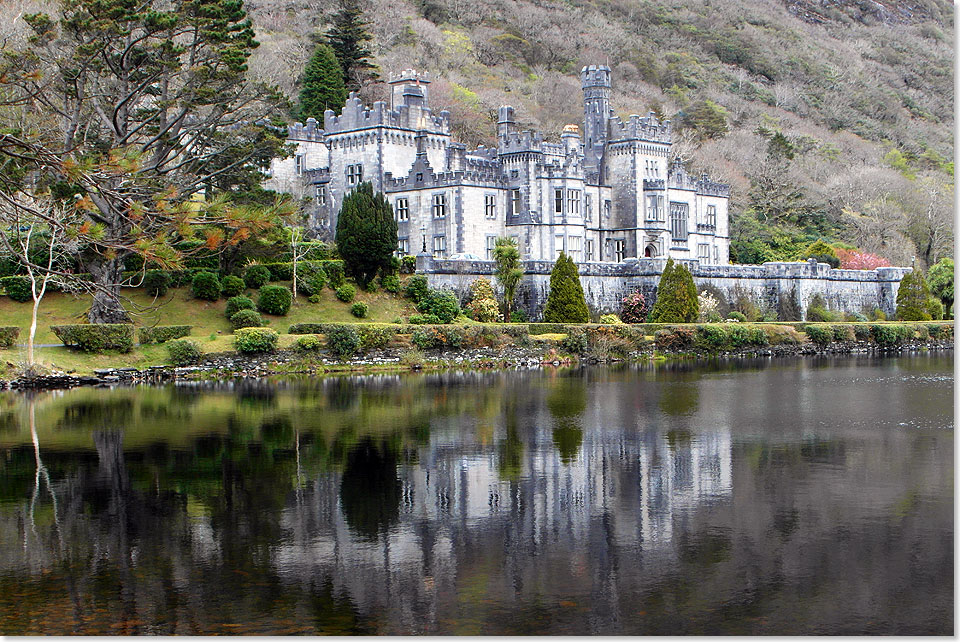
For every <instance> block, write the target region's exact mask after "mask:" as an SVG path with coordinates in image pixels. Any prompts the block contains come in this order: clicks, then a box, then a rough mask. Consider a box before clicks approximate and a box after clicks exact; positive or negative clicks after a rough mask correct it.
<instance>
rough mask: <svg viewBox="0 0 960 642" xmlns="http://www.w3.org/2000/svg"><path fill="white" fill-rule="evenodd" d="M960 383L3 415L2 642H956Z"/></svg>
mask: <svg viewBox="0 0 960 642" xmlns="http://www.w3.org/2000/svg"><path fill="white" fill-rule="evenodd" d="M952 370H953V356H952V354H948V355H921V356H908V357H897V358H892V357H891V358H885V359H876V358H872V357H838V358H808V359H796V360H792V359H781V360H774V361H770V360H757V361H729V362H724V363H722V364H713V365H704V364H700V365H692V364H680V365H677V364H671V365H661V366H650V365H647V366H643V367H639V366H638V367H621V368H588V369H582V370H579V369H574V370H558V371H554V370H544V371H540V370H536V371H527V372H499V373H481V372H470V373H444V374H424V375H402V376H393V375H389V376H386V375H385V376H364V377H344V378H327V379H322V380H306V379H305V380H294V379H286V380H282V381H245V382H242V383H236V384H190V385H170V386H166V387H139V388H117V389H112V390H104V389H78V390H72V391H68V392H56V393H41V394H36V395H32V396H24V395H21V394H14V393H4V394H2V395H0V547H2V548H0V550H2V551H3V554H2V557H0V633H5V634H71V633H80V634H110V633H118V634H144V633H158V634H210V633H258V634H285V633H307V634H315V633H365V634H405V633H414V634H420V633H423V634H451V633H455V634H525V633H538V634H568V633H575V634H590V633H597V634H710V633H722V634H802V633H821V634H828V633H829V634H860V633H887V634H952V632H953V588H954V584H953V562H954V560H953V468H954V466H953V398H952V391H953V375H952Z"/></svg>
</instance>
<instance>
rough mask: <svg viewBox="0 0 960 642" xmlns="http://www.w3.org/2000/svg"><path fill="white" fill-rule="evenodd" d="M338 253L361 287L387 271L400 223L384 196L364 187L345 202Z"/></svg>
mask: <svg viewBox="0 0 960 642" xmlns="http://www.w3.org/2000/svg"><path fill="white" fill-rule="evenodd" d="M336 241H337V251H338V252H339V253H340V256H341V258H343V262H344V266H345V267H346V270H347V272H348V273H349V274H350V275H351V276H353V277H354V278H355V279H356V280H357V283H359V284H360V286H361V287H363V288H366V287H367V284H368V283H369V282H370V281H371V280H372V279H373V277H375V276H376V275H377V272H378V271H379V270H380V269H381V268H384V267H389V266H390V259H391V257H393V253H394V252H395V251H396V249H397V221H396V220H395V219H394V217H393V208H392V207H391V206H390V203H388V202H387V199H386V198H384V196H383V194H382V193H377V194H376V195H374V193H373V186H372V185H371V184H370V183H361V184H360V185H358V186H357V187H356V189H354V190H353V191H352V192H350V193H349V194H348V195H347V197H346V198H344V199H343V205H342V206H341V208H340V216H339V218H338V219H337V237H336Z"/></svg>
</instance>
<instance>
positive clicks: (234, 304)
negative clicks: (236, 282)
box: [223, 295, 255, 319]
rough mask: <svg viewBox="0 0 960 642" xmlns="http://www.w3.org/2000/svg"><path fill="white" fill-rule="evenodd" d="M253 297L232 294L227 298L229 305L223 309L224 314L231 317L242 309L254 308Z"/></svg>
mask: <svg viewBox="0 0 960 642" xmlns="http://www.w3.org/2000/svg"><path fill="white" fill-rule="evenodd" d="M254 307H255V306H254V305H253V299H251V298H250V297H248V296H243V295H240V296H232V297H230V298H229V299H227V307H226V308H225V309H224V311H223V315H224V316H225V317H227V318H228V319H230V318H231V317H233V315H235V314H236V313H237V312H239V311H240V310H253V309H254Z"/></svg>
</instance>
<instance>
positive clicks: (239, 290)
mask: <svg viewBox="0 0 960 642" xmlns="http://www.w3.org/2000/svg"><path fill="white" fill-rule="evenodd" d="M245 288H246V283H244V282H243V279H241V278H240V277H239V276H233V275H232V274H231V275H230V276H225V277H223V281H222V282H221V283H220V293H221V294H222V295H223V296H226V297H232V296H237V295H239V294H243V291H244V289H245Z"/></svg>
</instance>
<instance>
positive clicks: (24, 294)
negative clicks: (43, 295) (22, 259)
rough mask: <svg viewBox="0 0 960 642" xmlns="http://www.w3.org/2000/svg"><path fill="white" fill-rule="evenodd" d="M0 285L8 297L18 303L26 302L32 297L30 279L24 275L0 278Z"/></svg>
mask: <svg viewBox="0 0 960 642" xmlns="http://www.w3.org/2000/svg"><path fill="white" fill-rule="evenodd" d="M0 287H2V288H3V290H4V292H6V293H7V296H8V297H10V298H11V299H13V300H14V301H17V302H19V303H26V302H27V301H30V300H31V299H33V293H32V291H31V289H30V279H29V278H27V277H25V276H5V277H3V278H2V279H0Z"/></svg>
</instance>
